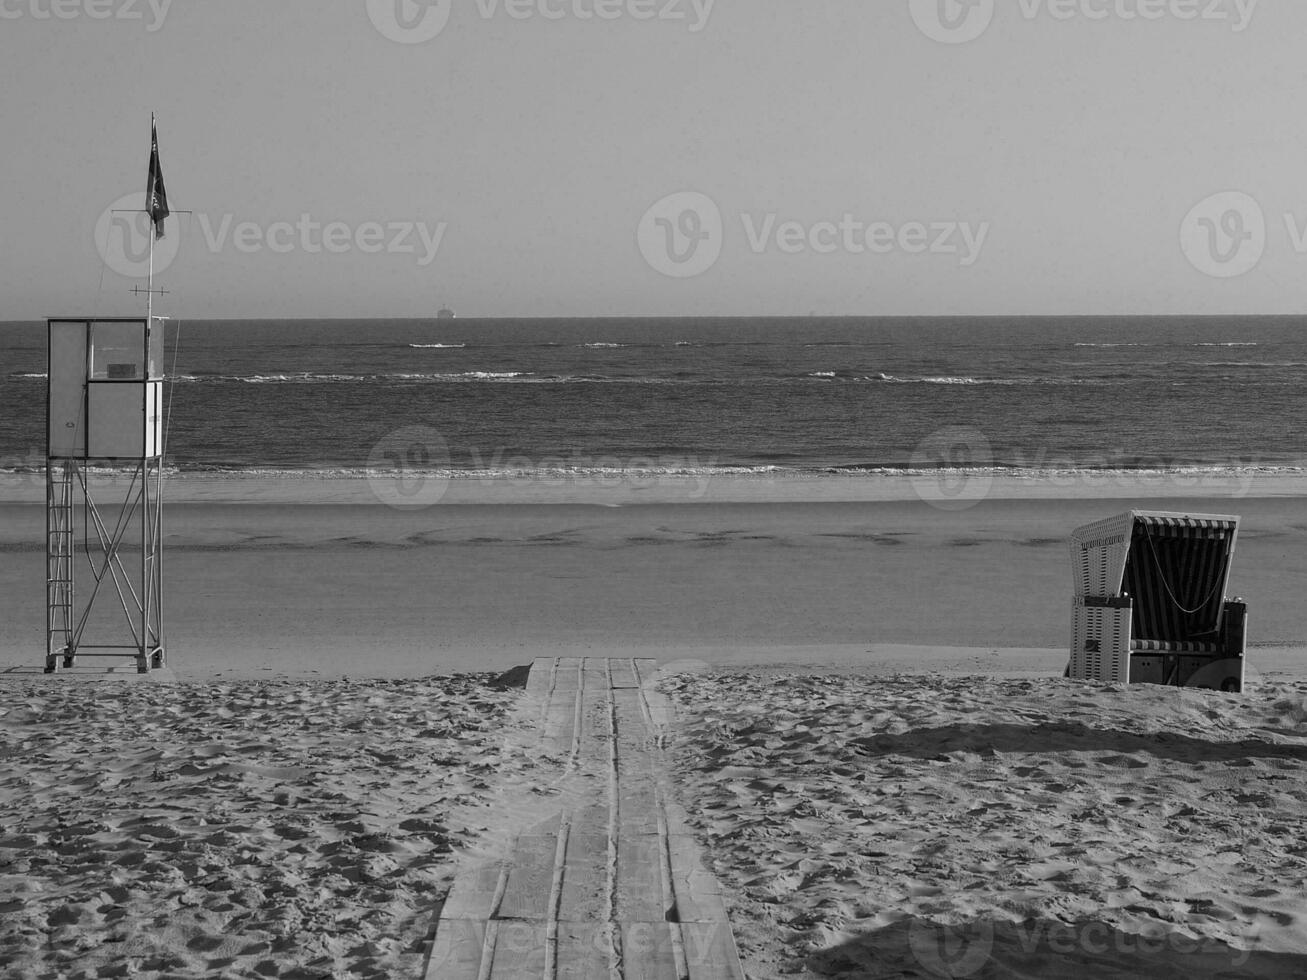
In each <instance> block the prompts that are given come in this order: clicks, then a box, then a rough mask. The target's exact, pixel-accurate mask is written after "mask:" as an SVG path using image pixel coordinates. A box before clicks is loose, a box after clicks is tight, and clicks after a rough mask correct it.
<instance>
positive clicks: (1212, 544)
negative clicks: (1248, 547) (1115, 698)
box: [1068, 511, 1247, 690]
mask: <svg viewBox="0 0 1307 980" xmlns="http://www.w3.org/2000/svg"><path fill="white" fill-rule="evenodd" d="M1238 531H1239V518H1238V517H1232V516H1227V515H1217V514H1182V513H1167V512H1159V511H1128V512H1126V513H1124V514H1120V515H1117V516H1116V517H1111V518H1108V519H1106V520H1103V521H1097V522H1095V523H1093V524H1089V525H1086V526H1084V527H1081V528H1077V529H1076V530H1075V531H1074V532H1073V533H1072V535H1071V560H1072V568H1073V575H1074V580H1075V595H1074V597H1073V599H1072V635H1071V663H1070V666H1069V668H1068V673H1069V675H1070V676H1072V677H1081V678H1093V679H1098V680H1113V681H1120V682H1124V683H1131V682H1152V683H1162V684H1178V685H1190V686H1202V687H1219V688H1222V689H1224V690H1242V687H1243V654H1244V646H1245V644H1244V624H1245V619H1246V613H1247V610H1246V607H1245V606H1244V605H1243V602H1242V600H1235V601H1234V602H1229V601H1227V600H1226V588H1227V586H1228V584H1229V579H1230V568H1231V563H1232V561H1233V558H1234V546H1235V539H1236V537H1237V535H1238Z"/></svg>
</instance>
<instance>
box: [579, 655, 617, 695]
mask: <svg viewBox="0 0 1307 980" xmlns="http://www.w3.org/2000/svg"><path fill="white" fill-rule="evenodd" d="M581 674H582V685H583V687H584V688H585V690H586V691H587V692H589V691H607V690H608V689H609V687H610V685H609V683H608V661H606V660H600V659H599V658H597V657H586V658H585V659H584V660H582V661H581Z"/></svg>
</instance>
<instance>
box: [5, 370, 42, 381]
mask: <svg viewBox="0 0 1307 980" xmlns="http://www.w3.org/2000/svg"><path fill="white" fill-rule="evenodd" d="M9 377H11V378H27V379H30V380H35V381H44V380H45V379H46V377H47V375H46V373H45V372H44V371H41V372H39V373H29V372H26V371H15V372H14V373H13V374H11V375H9Z"/></svg>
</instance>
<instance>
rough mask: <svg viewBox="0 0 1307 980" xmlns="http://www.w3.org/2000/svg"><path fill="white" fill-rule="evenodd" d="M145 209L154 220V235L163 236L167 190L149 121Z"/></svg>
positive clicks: (152, 127)
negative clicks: (148, 175)
mask: <svg viewBox="0 0 1307 980" xmlns="http://www.w3.org/2000/svg"><path fill="white" fill-rule="evenodd" d="M145 210H146V212H147V213H148V214H149V215H150V220H151V221H153V222H154V237H155V238H156V239H159V238H162V237H163V219H164V218H166V217H168V214H169V212H168V192H167V191H165V190H164V189H163V169H162V168H161V167H160V166H159V133H158V131H156V130H155V128H154V123H153V122H151V123H150V177H149V180H148V181H147V182H146V184H145Z"/></svg>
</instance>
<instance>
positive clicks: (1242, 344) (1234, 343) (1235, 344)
mask: <svg viewBox="0 0 1307 980" xmlns="http://www.w3.org/2000/svg"><path fill="white" fill-rule="evenodd" d="M1073 346H1075V347H1260V346H1262V345H1261V344H1259V343H1256V342H1254V341H1247V340H1230V341H1221V342H1219V343H1212V342H1207V343H1190V344H1163V343H1117V344H1092V343H1078V344H1075V345H1073Z"/></svg>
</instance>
